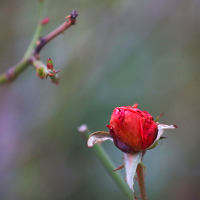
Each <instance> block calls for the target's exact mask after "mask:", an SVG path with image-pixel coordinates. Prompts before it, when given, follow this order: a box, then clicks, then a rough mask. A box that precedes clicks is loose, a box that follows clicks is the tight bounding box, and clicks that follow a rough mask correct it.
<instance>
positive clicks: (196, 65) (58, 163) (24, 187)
mask: <svg viewBox="0 0 200 200" xmlns="http://www.w3.org/2000/svg"><path fill="white" fill-rule="evenodd" d="M73 9H76V10H77V12H78V13H79V16H78V18H77V25H75V26H73V27H71V28H70V29H68V30H67V31H65V33H64V34H63V35H60V36H58V37H57V38H55V39H54V40H53V41H52V42H51V43H49V44H48V45H47V46H46V47H45V48H44V49H43V50H42V52H41V59H42V60H43V61H44V62H46V59H47V58H49V57H51V58H52V60H53V62H54V66H55V69H56V70H58V69H60V70H61V72H60V84H59V86H56V85H54V84H51V83H50V81H48V80H41V79H39V78H38V77H37V76H36V75H35V70H34V69H33V68H31V67H30V68H28V69H27V70H26V71H25V72H24V73H23V74H22V75H21V76H20V77H19V78H18V79H17V80H16V81H15V82H14V83H12V84H9V85H4V86H1V87H0V199H1V200H27V199H28V200H32V199H33V200H35V199H39V200H40V199H41V200H54V199H56V200H84V199H95V200H102V199H104V200H108V199H115V200H123V199H124V200H125V199H126V197H125V196H124V195H123V193H122V192H121V191H120V190H119V189H118V187H117V186H116V185H115V183H114V182H113V181H112V179H111V178H110V177H109V176H108V174H107V172H106V171H105V170H104V168H103V167H102V165H101V164H100V162H99V161H98V160H97V158H96V157H95V155H94V154H93V151H92V150H91V149H89V148H87V146H86V144H85V143H84V142H83V140H82V138H81V137H80V135H79V133H78V131H77V127H78V126H80V125H81V124H83V123H85V124H87V125H88V126H89V128H90V130H91V131H98V130H104V131H107V128H106V127H105V125H107V124H109V120H110V116H111V113H112V111H113V109H114V108H115V107H117V106H125V105H127V106H128V105H133V104H134V103H138V104H139V108H140V109H141V110H147V111H148V112H149V113H151V114H152V115H153V116H154V117H157V116H158V115H160V114H161V113H162V112H164V113H165V114H164V116H163V117H162V118H161V119H160V122H161V123H164V122H165V123H167V124H177V125H178V127H179V129H176V130H170V131H169V130H167V131H165V136H167V137H169V138H168V139H166V140H163V142H161V145H159V146H158V147H157V148H156V149H154V150H151V151H148V153H147V154H146V155H145V159H144V164H145V166H146V168H147V175H146V177H145V180H146V188H147V194H148V198H149V199H156V200H157V199H159V200H160V199H162V200H168V199H178V200H179V199H180V200H188V199H200V190H199V186H200V159H199V152H200V146H199V141H200V132H199V121H200V109H199V102H200V89H199V85H200V56H199V55H200V54H199V52H200V1H198V0H173V1H171V0H150V1H149V0H139V1H136V0H115V1H113V0H106V1H105V0H101V1H100V0H84V1H81V0H56V1H53V0H46V1H45V12H44V13H45V17H50V22H49V24H48V25H46V26H45V27H44V29H43V32H42V33H43V35H46V34H48V33H49V32H50V31H52V30H54V29H55V28H56V27H58V26H59V25H60V24H61V23H63V22H64V17H65V16H67V15H68V14H69V13H70V12H71V11H72V10H73ZM37 17H38V1H37V0H30V1H26V0H9V1H6V0H1V1H0V44H1V45H0V63H1V64H0V73H2V72H4V71H5V70H6V69H8V68H9V67H10V66H12V65H14V64H16V63H17V62H18V61H19V60H20V59H21V58H22V56H23V54H24V52H25V51H26V48H27V47H28V44H29V42H30V40H31V38H32V35H33V33H34V30H35V27H36V23H37ZM103 147H104V148H105V150H106V152H107V153H108V154H109V156H110V157H111V159H112V161H113V162H114V163H115V165H116V166H119V165H121V164H122V155H123V154H122V152H120V151H119V150H118V149H117V148H115V146H114V145H113V144H112V143H111V142H109V141H108V142H105V143H104V144H103ZM120 173H121V175H122V176H123V177H124V178H125V173H124V169H122V170H121V172H120ZM135 189H136V193H137V194H138V193H139V192H138V186H137V183H136V184H135Z"/></svg>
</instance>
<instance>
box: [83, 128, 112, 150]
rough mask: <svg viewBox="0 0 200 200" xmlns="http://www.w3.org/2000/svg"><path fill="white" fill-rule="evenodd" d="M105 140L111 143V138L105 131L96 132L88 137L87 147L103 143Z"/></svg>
mask: <svg viewBox="0 0 200 200" xmlns="http://www.w3.org/2000/svg"><path fill="white" fill-rule="evenodd" d="M105 140H111V141H112V142H113V138H112V137H111V136H110V133H109V132H105V131H97V132H94V133H92V134H91V135H90V137H89V138H88V141H87V145H88V147H93V145H94V144H96V143H97V142H104V141H105Z"/></svg>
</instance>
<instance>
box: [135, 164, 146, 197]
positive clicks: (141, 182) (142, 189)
mask: <svg viewBox="0 0 200 200" xmlns="http://www.w3.org/2000/svg"><path fill="white" fill-rule="evenodd" d="M137 179H138V184H139V189H140V196H141V200H147V196H146V191H145V182H144V172H143V166H142V165H141V164H139V165H138V166H137Z"/></svg>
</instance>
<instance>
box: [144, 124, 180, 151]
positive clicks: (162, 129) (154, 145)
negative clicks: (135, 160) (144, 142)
mask: <svg viewBox="0 0 200 200" xmlns="http://www.w3.org/2000/svg"><path fill="white" fill-rule="evenodd" d="M175 128H178V127H177V126H176V125H166V124H158V135H157V137H156V139H155V141H154V142H153V144H152V145H151V146H150V147H149V148H148V149H147V150H150V149H153V148H155V147H156V146H157V145H158V141H159V139H160V137H161V136H162V134H163V133H164V130H165V129H175Z"/></svg>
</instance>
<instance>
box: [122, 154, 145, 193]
mask: <svg viewBox="0 0 200 200" xmlns="http://www.w3.org/2000/svg"><path fill="white" fill-rule="evenodd" d="M141 159H142V151H138V152H136V153H133V154H128V153H124V166H125V171H126V181H127V184H128V186H129V188H130V189H131V190H132V191H133V192H134V189H133V184H134V181H133V179H134V176H135V173H136V169H137V166H138V164H139V163H140V162H141Z"/></svg>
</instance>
